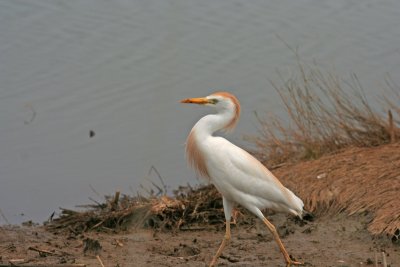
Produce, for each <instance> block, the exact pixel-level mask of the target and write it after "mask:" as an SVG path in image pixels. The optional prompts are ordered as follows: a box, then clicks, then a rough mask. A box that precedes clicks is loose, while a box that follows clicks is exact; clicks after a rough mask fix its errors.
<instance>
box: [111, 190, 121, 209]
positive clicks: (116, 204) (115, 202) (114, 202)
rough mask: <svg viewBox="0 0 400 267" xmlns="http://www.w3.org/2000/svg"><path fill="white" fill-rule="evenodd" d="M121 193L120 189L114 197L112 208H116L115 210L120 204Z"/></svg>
mask: <svg viewBox="0 0 400 267" xmlns="http://www.w3.org/2000/svg"><path fill="white" fill-rule="evenodd" d="M119 194H120V192H119V191H117V192H115V196H114V199H113V201H112V202H111V208H112V209H114V210H115V209H116V208H117V206H118V201H119Z"/></svg>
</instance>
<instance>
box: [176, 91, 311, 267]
mask: <svg viewBox="0 0 400 267" xmlns="http://www.w3.org/2000/svg"><path fill="white" fill-rule="evenodd" d="M181 103H193V104H199V105H205V106H210V107H213V108H214V109H215V110H216V111H217V112H216V113H215V114H209V115H206V116H204V117H203V118H201V119H200V120H199V121H198V122H197V123H196V124H195V125H194V127H193V129H192V130H191V131H190V134H189V136H188V138H187V142H186V156H187V159H188V161H189V163H190V165H191V166H192V167H194V169H195V170H196V172H197V173H198V174H200V175H201V176H203V177H206V178H208V179H209V181H210V182H211V183H212V184H213V185H214V186H215V187H216V188H217V190H218V191H219V192H220V193H221V195H222V202H223V207H224V213H225V219H226V233H225V236H224V239H223V240H222V242H221V245H220V247H219V249H218V251H217V253H216V254H215V256H214V257H213V259H212V261H211V263H210V266H215V264H216V263H217V260H218V258H219V256H220V255H221V253H222V250H223V249H224V247H225V245H226V244H227V242H228V241H229V240H230V238H231V232H230V220H231V215H232V209H233V207H234V204H235V203H238V204H240V205H242V206H243V207H245V208H246V209H248V210H249V211H250V212H251V213H253V214H254V215H256V216H257V217H258V218H260V219H261V220H262V221H263V222H264V223H265V225H266V226H267V227H268V229H269V230H270V231H271V233H272V234H273V236H274V239H275V241H276V243H277V244H278V246H279V249H280V251H281V253H282V254H283V256H284V258H285V261H286V265H287V266H290V265H300V264H302V263H300V262H297V261H294V260H292V259H291V258H290V256H289V254H288V253H287V251H286V249H285V247H284V246H283V244H282V241H281V239H280V238H279V235H278V233H277V231H276V229H275V227H274V225H273V224H272V223H270V222H269V221H268V220H267V219H266V218H265V217H264V215H263V213H262V212H261V210H263V209H265V208H268V209H273V210H276V211H283V212H288V213H291V214H293V215H296V216H299V217H301V216H302V213H303V206H304V204H303V201H302V200H301V199H300V198H299V197H297V196H296V195H295V194H294V193H293V192H292V191H290V190H289V189H287V188H286V187H284V186H283V185H282V184H281V182H280V181H279V180H278V179H277V178H276V177H275V176H274V175H273V174H272V173H271V172H270V171H269V170H268V169H267V168H266V167H265V166H264V165H263V164H262V163H261V162H259V161H258V160H257V159H256V158H254V157H253V156H252V155H250V154H249V153H248V152H246V151H245V150H243V149H242V148H240V147H238V146H236V145H234V144H232V143H231V142H229V141H228V140H226V139H225V138H223V137H220V136H214V135H213V134H214V133H215V132H217V131H218V130H229V129H233V128H234V127H235V126H236V123H237V122H238V120H239V115H240V105H239V101H238V100H237V98H236V97H235V96H234V95H232V94H230V93H227V92H216V93H213V94H211V95H209V96H206V97H201V98H188V99H184V100H182V101H181Z"/></svg>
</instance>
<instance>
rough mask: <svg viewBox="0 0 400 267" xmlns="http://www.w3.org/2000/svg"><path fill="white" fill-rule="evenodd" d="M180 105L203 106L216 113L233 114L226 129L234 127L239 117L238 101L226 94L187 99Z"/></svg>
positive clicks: (220, 93)
mask: <svg viewBox="0 0 400 267" xmlns="http://www.w3.org/2000/svg"><path fill="white" fill-rule="evenodd" d="M181 103H188V104H198V105H205V106H210V107H213V108H215V109H216V110H217V111H218V112H224V111H229V112H231V113H232V114H233V117H232V120H231V121H230V123H229V124H228V125H227V126H226V128H227V129H232V128H234V127H235V125H236V123H237V121H238V120H239V115H240V104H239V100H238V99H237V98H236V97H235V96H234V95H232V94H231V93H228V92H216V93H213V94H211V95H208V96H206V97H197V98H187V99H183V100H181Z"/></svg>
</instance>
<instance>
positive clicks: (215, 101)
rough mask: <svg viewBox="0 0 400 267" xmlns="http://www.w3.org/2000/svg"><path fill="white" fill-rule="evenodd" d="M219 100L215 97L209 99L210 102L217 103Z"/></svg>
mask: <svg viewBox="0 0 400 267" xmlns="http://www.w3.org/2000/svg"><path fill="white" fill-rule="evenodd" d="M218 102H219V100H218V99H216V98H213V99H210V103H211V104H214V105H215V104H217V103H218Z"/></svg>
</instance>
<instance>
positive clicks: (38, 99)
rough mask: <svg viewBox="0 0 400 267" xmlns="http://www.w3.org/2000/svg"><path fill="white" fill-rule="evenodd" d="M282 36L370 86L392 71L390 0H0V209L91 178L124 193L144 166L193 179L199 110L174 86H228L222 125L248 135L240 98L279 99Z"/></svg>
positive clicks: (287, 57) (393, 14)
mask: <svg viewBox="0 0 400 267" xmlns="http://www.w3.org/2000/svg"><path fill="white" fill-rule="evenodd" d="M281 39H282V40H284V41H285V42H286V43H288V44H290V45H291V46H293V47H294V48H297V49H298V51H299V54H300V55H301V56H302V58H303V59H304V60H306V61H308V62H311V61H312V60H317V61H318V62H319V63H320V64H321V65H323V66H326V67H327V68H333V69H335V70H336V72H337V73H338V74H340V75H349V73H350V72H356V73H357V74H358V76H359V78H360V80H361V81H362V83H363V85H364V86H365V89H366V92H367V94H368V95H369V96H374V95H376V94H379V93H377V92H378V91H379V90H380V88H382V84H383V81H384V78H385V76H386V75H387V73H389V74H390V75H391V76H392V78H394V80H395V81H397V82H398V81H399V80H400V78H399V75H398V74H399V71H400V1H397V0H392V1H389V0H383V1H373V0H364V1H355V0H354V1H344V0H338V1H328V0H299V1H288V0H283V1H265V0H262V1H261V0H259V1H238V0H236V1H232V0H219V1H213V0H202V1H194V0H189V1H188V0H185V1H179V0H169V1H167V0H159V1H153V0H146V1H123V0H120V1H106V0H87V1H54V0H48V1H45V0H37V1H32V0H21V1H11V0H10V1H6V0H1V1H0V209H1V210H2V212H3V213H4V215H5V217H6V218H7V220H8V221H9V222H10V223H18V222H21V221H24V220H29V219H32V220H34V221H38V222H42V221H44V220H46V219H47V217H48V216H49V215H50V214H51V213H52V212H53V211H57V210H58V208H59V207H66V208H71V207H73V206H74V205H78V204H85V203H88V202H90V201H89V200H88V197H92V198H95V199H97V200H101V198H100V197H99V196H97V195H96V194H95V193H94V192H93V191H92V190H91V188H90V186H92V187H93V188H94V189H95V190H96V191H97V192H98V193H99V194H100V195H104V194H112V193H114V192H115V191H117V190H120V191H122V192H123V193H128V194H131V193H132V192H133V193H135V192H136V191H138V190H140V187H139V185H140V184H144V185H148V184H149V182H148V180H149V178H151V179H153V180H154V181H157V180H158V178H157V175H156V174H155V173H154V172H153V173H152V174H150V175H148V171H149V169H150V168H151V166H155V167H156V168H157V170H158V171H159V172H160V174H161V176H162V178H163V180H164V182H165V183H166V184H167V185H169V186H170V188H169V190H172V189H174V188H176V187H177V186H178V185H183V184H187V183H191V184H197V183H199V182H201V180H198V179H197V178H196V176H195V174H194V173H193V171H191V170H190V169H189V168H188V167H187V165H186V162H185V159H184V152H183V150H184V142H185V138H186V136H187V134H188V132H189V130H190V128H191V127H192V126H193V124H194V123H195V122H196V121H197V120H198V119H199V118H200V117H201V116H202V115H204V114H206V113H207V112H209V110H207V109H206V108H201V107H198V106H189V105H182V104H180V103H179V100H180V99H183V98H187V97H197V96H205V95H207V94H209V93H212V92H214V91H217V90H218V91H219V90H228V91H231V92H232V93H234V94H235V95H236V96H237V97H238V98H239V100H240V101H241V104H242V106H243V113H242V119H241V121H240V122H239V125H238V128H237V130H236V131H235V133H234V134H232V135H231V136H230V137H229V138H230V140H232V141H234V142H236V143H239V144H241V145H248V144H247V143H246V142H244V141H243V138H242V137H243V135H255V134H257V131H256V126H257V120H256V118H255V116H254V113H253V112H254V111H257V112H259V113H263V112H277V113H279V112H282V110H283V108H282V105H281V103H280V100H279V97H278V95H277V93H276V92H275V91H274V90H273V89H272V87H271V85H270V83H269V81H268V80H269V79H271V80H274V81H277V82H279V80H277V74H276V70H277V69H278V70H281V71H283V72H284V73H292V72H295V70H296V58H295V56H294V54H293V53H292V52H291V51H290V50H289V49H288V48H287V47H286V46H285V44H284V43H283V42H282V40H281ZM90 131H93V132H94V133H95V135H94V136H92V137H90V135H89V133H90ZM21 214H24V215H21ZM2 223H6V221H5V220H4V218H3V217H0V224H2Z"/></svg>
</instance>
